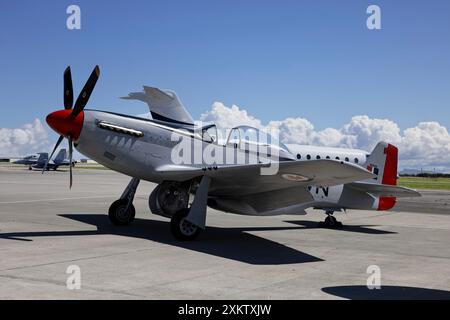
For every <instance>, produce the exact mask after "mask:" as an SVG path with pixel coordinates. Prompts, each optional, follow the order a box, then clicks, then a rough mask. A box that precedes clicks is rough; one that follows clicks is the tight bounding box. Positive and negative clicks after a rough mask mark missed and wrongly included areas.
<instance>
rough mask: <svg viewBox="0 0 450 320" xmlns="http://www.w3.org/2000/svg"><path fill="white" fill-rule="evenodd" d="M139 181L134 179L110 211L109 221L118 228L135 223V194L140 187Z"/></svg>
mask: <svg viewBox="0 0 450 320" xmlns="http://www.w3.org/2000/svg"><path fill="white" fill-rule="evenodd" d="M139 181H140V180H139V179H137V178H133V179H131V181H130V183H129V184H128V186H127V187H126V189H125V191H124V192H123V193H122V196H121V197H120V199H119V200H116V201H114V202H113V203H112V204H111V206H110V207H109V210H108V216H109V220H111V222H112V224H114V225H116V226H125V225H129V224H130V223H132V222H133V221H134V216H135V215H136V209H135V208H134V205H133V199H134V194H135V193H136V189H137V187H138V185H139Z"/></svg>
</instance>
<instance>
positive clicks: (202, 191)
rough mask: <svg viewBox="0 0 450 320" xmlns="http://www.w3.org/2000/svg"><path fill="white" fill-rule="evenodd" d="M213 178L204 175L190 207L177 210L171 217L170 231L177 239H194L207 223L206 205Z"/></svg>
mask: <svg viewBox="0 0 450 320" xmlns="http://www.w3.org/2000/svg"><path fill="white" fill-rule="evenodd" d="M210 181H211V178H210V177H208V176H203V177H202V180H201V181H200V184H199V186H198V188H197V191H196V192H195V198H194V201H193V202H192V206H191V207H190V208H184V209H181V210H179V211H177V212H176V213H175V214H173V215H172V218H171V219H170V231H171V232H172V235H173V236H174V237H175V239H177V240H181V241H186V240H194V239H195V238H197V236H198V235H199V233H200V231H201V230H202V229H205V225H206V207H207V200H208V189H209V183H210Z"/></svg>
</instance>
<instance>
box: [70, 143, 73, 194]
mask: <svg viewBox="0 0 450 320" xmlns="http://www.w3.org/2000/svg"><path fill="white" fill-rule="evenodd" d="M72 148H73V143H72V137H69V172H70V184H69V188H70V189H72V151H73V150H72Z"/></svg>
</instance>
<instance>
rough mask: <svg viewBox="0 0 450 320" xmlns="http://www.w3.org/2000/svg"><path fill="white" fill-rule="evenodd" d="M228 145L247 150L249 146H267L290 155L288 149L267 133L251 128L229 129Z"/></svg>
mask: <svg viewBox="0 0 450 320" xmlns="http://www.w3.org/2000/svg"><path fill="white" fill-rule="evenodd" d="M227 144H228V145H234V146H235V147H239V148H242V149H247V148H248V147H249V146H250V145H258V146H268V147H270V148H271V149H272V150H273V149H278V150H280V151H283V153H287V154H290V155H291V152H290V151H289V149H288V147H286V146H285V145H284V144H283V143H282V142H281V141H279V140H278V139H277V138H275V137H274V136H273V135H270V134H269V133H267V132H265V131H262V130H259V129H257V128H255V127H251V126H246V125H242V126H237V127H234V128H233V129H231V131H230V134H229V135H228V139H227Z"/></svg>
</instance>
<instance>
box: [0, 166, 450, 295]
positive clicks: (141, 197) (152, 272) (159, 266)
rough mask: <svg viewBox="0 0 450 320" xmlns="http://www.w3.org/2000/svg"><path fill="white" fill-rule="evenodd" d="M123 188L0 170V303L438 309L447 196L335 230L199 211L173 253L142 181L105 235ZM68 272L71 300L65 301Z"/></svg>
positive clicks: (79, 173) (447, 252) (299, 219)
mask: <svg viewBox="0 0 450 320" xmlns="http://www.w3.org/2000/svg"><path fill="white" fill-rule="evenodd" d="M128 181H129V178H128V177H126V176H123V175H120V174H117V173H114V172H111V171H108V170H90V169H84V170H79V169H76V170H75V172H74V186H73V188H72V190H69V187H68V184H69V176H68V173H67V172H61V171H57V172H47V173H46V174H44V175H41V173H40V172H38V171H31V172H30V171H28V170H26V169H22V168H4V167H0V299H358V298H366V299H372V298H375V299H389V298H394V299H405V298H431V299H450V268H449V266H450V214H448V213H449V212H448V211H447V210H446V206H447V204H445V203H448V202H449V201H448V200H449V199H450V193H446V192H443V193H442V192H440V193H436V192H427V193H426V195H425V196H424V198H423V199H422V201H412V202H411V201H410V200H409V201H408V200H407V201H401V202H400V203H399V206H398V209H397V210H399V209H400V211H401V212H373V211H372V212H371V211H358V210H351V211H349V212H348V213H347V214H337V217H338V219H339V220H340V221H342V222H343V223H344V227H343V228H342V229H341V230H330V229H321V228H318V226H317V222H318V221H320V220H323V218H324V215H323V214H322V213H321V212H320V211H315V210H308V212H309V214H308V215H306V216H276V217H249V216H239V215H232V214H225V213H222V212H218V211H215V210H212V209H208V217H207V226H208V227H207V230H206V231H204V232H203V233H202V234H201V235H200V237H199V238H198V240H197V241H194V242H189V243H180V242H177V241H175V240H174V239H173V238H172V236H171V234H170V232H169V225H168V219H165V218H162V217H158V216H155V215H152V214H150V212H149V209H148V195H149V194H150V192H151V190H152V189H153V188H154V186H155V185H154V184H151V183H148V182H141V185H140V187H139V189H138V191H137V194H136V198H135V203H134V204H135V207H136V211H137V214H136V221H135V222H134V223H133V224H132V225H130V226H127V227H114V226H112V225H111V224H110V222H109V219H108V217H107V211H108V207H109V205H110V203H112V202H113V201H114V200H115V199H117V198H118V197H119V196H120V194H121V193H122V191H123V189H124V187H125V186H126V184H127V183H128ZM433 206H435V207H434V208H435V209H434V211H433ZM430 208H431V209H430ZM74 265H75V266H77V267H79V268H80V271H81V289H73V290H70V289H68V288H67V284H66V282H67V279H68V277H70V276H71V275H70V274H68V273H66V271H67V269H68V268H69V267H70V266H74ZM370 266H372V267H371V268H369V267H370ZM368 268H369V269H370V270H372V272H373V270H375V271H376V270H379V271H380V279H381V289H379V290H377V289H374V290H369V289H368V288H367V286H366V285H367V280H368V277H369V276H370V274H368V273H367V269H368ZM378 268H379V269H378ZM375 276H376V274H375Z"/></svg>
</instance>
